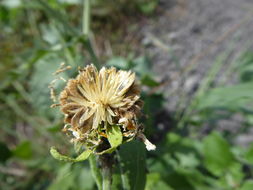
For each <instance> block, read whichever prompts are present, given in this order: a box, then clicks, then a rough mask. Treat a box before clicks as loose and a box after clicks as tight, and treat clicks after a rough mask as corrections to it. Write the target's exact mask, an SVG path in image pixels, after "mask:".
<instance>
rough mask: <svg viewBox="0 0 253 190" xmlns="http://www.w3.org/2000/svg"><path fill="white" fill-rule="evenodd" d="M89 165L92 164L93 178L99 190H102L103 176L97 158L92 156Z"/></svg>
mask: <svg viewBox="0 0 253 190" xmlns="http://www.w3.org/2000/svg"><path fill="white" fill-rule="evenodd" d="M89 163H90V169H91V172H92V176H93V178H94V180H95V182H96V184H97V187H98V190H102V176H101V173H100V171H99V168H98V167H97V165H98V164H97V160H96V157H95V156H94V155H90V157H89Z"/></svg>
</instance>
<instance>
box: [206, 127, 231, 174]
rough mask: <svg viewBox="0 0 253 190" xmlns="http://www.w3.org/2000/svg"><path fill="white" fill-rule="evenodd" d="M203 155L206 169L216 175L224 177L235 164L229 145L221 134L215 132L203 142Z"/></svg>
mask: <svg viewBox="0 0 253 190" xmlns="http://www.w3.org/2000/svg"><path fill="white" fill-rule="evenodd" d="M203 143H204V144H203V154H204V159H205V160H204V161H205V165H206V167H207V168H208V169H209V170H210V171H211V172H212V173H213V174H215V175H222V174H223V173H224V172H225V171H227V170H228V169H229V168H230V167H231V166H232V165H233V162H234V156H233V154H232V152H231V150H230V147H229V144H228V143H227V142H226V140H225V139H223V138H222V137H221V135H220V134H218V133H216V132H214V133H212V134H210V135H208V136H207V137H206V138H205V139H204V141H203Z"/></svg>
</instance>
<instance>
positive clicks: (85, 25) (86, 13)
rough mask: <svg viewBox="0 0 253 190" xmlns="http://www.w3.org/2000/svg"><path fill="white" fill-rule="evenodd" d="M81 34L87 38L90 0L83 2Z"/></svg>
mask: <svg viewBox="0 0 253 190" xmlns="http://www.w3.org/2000/svg"><path fill="white" fill-rule="evenodd" d="M83 3H84V9H83V34H84V35H85V36H86V37H88V36H89V31H90V0H83Z"/></svg>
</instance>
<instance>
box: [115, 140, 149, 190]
mask: <svg viewBox="0 0 253 190" xmlns="http://www.w3.org/2000/svg"><path fill="white" fill-rule="evenodd" d="M119 164H120V168H121V178H122V186H123V189H127V190H143V189H144V187H145V183H146V149H145V146H144V144H143V143H141V142H139V141H131V142H129V143H126V144H123V145H122V146H121V147H120V150H119Z"/></svg>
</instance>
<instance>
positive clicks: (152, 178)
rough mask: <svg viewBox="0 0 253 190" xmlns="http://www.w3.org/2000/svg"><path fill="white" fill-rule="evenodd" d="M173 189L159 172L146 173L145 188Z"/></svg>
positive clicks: (148, 189) (150, 189)
mask: <svg viewBox="0 0 253 190" xmlns="http://www.w3.org/2000/svg"><path fill="white" fill-rule="evenodd" d="M153 189H159V190H173V189H172V188H171V187H170V186H168V184H167V183H166V182H165V181H163V180H162V177H161V176H160V174H159V173H150V174H148V175H147V183H146V186H145V190H153Z"/></svg>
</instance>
